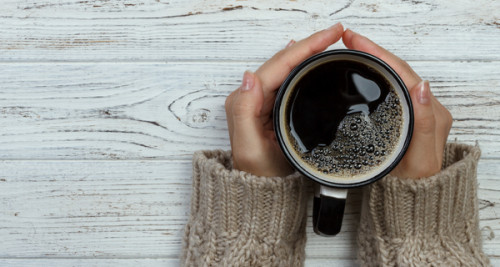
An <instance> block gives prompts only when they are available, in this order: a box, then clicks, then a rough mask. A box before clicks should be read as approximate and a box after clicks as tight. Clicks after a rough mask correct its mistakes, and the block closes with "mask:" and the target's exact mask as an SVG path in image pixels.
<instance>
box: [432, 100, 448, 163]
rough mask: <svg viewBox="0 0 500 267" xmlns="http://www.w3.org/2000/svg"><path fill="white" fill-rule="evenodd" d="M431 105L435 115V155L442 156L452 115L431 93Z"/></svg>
mask: <svg viewBox="0 0 500 267" xmlns="http://www.w3.org/2000/svg"><path fill="white" fill-rule="evenodd" d="M432 105H433V109H434V113H435V117H436V155H438V157H440V158H442V155H443V154H444V147H445V145H446V141H447V140H448V135H449V133H450V130H451V126H452V124H453V117H452V116H451V113H450V112H449V111H448V110H447V109H446V108H445V107H444V106H443V105H442V104H441V103H440V102H439V101H438V100H437V99H436V97H434V95H432Z"/></svg>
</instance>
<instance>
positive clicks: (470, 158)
mask: <svg viewBox="0 0 500 267" xmlns="http://www.w3.org/2000/svg"><path fill="white" fill-rule="evenodd" d="M479 156H480V151H479V148H478V147H472V146H467V145H459V144H448V145H447V146H446V149H445V156H444V162H443V170H442V171H441V172H440V173H438V174H436V175H435V176H432V177H428V178H423V179H419V180H415V179H402V178H397V177H394V176H390V175H389V176H387V177H385V178H384V179H382V180H381V181H379V182H376V183H374V184H372V185H370V186H368V187H367V188H365V190H364V197H363V205H362V212H361V222H360V228H359V230H358V244H359V260H360V261H361V264H362V266H489V264H490V263H489V260H488V258H487V257H486V256H485V255H484V253H483V252H482V248H481V238H480V232H479V220H478V199H477V181H476V167H477V162H478V160H479Z"/></svg>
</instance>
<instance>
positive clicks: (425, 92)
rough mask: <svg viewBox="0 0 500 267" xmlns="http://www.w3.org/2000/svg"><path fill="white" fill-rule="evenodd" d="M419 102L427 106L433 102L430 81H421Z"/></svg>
mask: <svg viewBox="0 0 500 267" xmlns="http://www.w3.org/2000/svg"><path fill="white" fill-rule="evenodd" d="M418 102H419V103H420V104H422V105H427V104H429V103H430V102H431V89H430V87H429V81H421V82H420V84H419V86H418Z"/></svg>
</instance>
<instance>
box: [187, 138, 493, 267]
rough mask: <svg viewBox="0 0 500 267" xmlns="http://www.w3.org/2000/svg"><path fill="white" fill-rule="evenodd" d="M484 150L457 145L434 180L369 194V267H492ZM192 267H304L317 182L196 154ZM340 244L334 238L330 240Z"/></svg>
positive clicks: (364, 246) (365, 214) (217, 154)
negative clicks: (481, 174) (482, 193)
mask: <svg viewBox="0 0 500 267" xmlns="http://www.w3.org/2000/svg"><path fill="white" fill-rule="evenodd" d="M479 156H480V151H479V148H478V147H472V146H466V145H459V144H448V145H447V146H446V150H445V156H444V162H443V170H442V171H441V172H440V173H438V174H436V175H434V176H432V177H428V178H422V179H418V180H415V179H404V178H397V177H394V176H387V177H385V178H384V179H382V180H380V181H378V182H376V183H374V184H372V185H370V186H367V187H366V188H365V190H364V197H363V205H362V206H363V207H362V212H361V222H360V228H359V230H358V242H359V253H358V254H359V260H360V263H361V265H362V266H489V261H488V258H487V257H486V256H485V255H484V253H483V252H482V249H481V240H480V232H479V222H478V200H477V184H476V183H477V181H476V167H477V162H478V159H479ZM193 166H194V167H193V191H192V197H191V217H190V218H189V222H188V224H187V226H186V229H185V234H184V248H183V252H182V255H181V264H182V265H184V266H287V267H288V266H301V265H303V262H304V247H305V241H306V237H305V224H306V213H305V209H306V204H307V200H308V198H309V194H308V193H307V192H309V190H307V188H309V185H310V182H309V181H308V180H305V178H302V177H301V176H299V175H297V174H293V175H290V176H288V177H281V178H280V177H271V178H267V177H256V176H253V175H251V174H248V173H244V172H239V171H236V170H232V162H231V154H230V152H223V151H204V152H197V153H196V154H195V155H194V164H193ZM331 242H335V238H331Z"/></svg>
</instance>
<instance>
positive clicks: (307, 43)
mask: <svg viewBox="0 0 500 267" xmlns="http://www.w3.org/2000/svg"><path fill="white" fill-rule="evenodd" d="M343 31H344V27H343V26H342V24H340V23H337V24H335V25H333V26H332V27H330V28H328V29H326V30H322V31H320V32H317V33H315V34H313V35H311V36H309V37H308V38H306V39H303V40H301V41H299V42H296V43H295V44H293V45H291V46H289V47H287V48H285V49H283V50H281V51H280V52H278V53H277V54H275V55H274V56H273V57H272V58H271V59H269V60H268V61H266V62H265V63H264V64H263V65H262V66H261V67H260V68H259V69H258V70H257V71H256V72H255V74H256V75H257V76H258V77H259V78H260V80H261V81H262V89H263V91H264V97H267V96H268V95H269V93H270V92H273V91H275V90H276V89H277V88H278V87H279V86H280V85H281V83H282V82H283V81H284V80H285V78H286V76H287V75H288V74H289V73H290V71H292V69H293V68H294V67H295V66H297V65H298V64H299V63H300V62H302V61H304V60H305V59H307V58H308V57H310V56H312V55H314V54H317V53H319V52H321V51H323V50H325V49H326V48H327V47H328V46H330V45H332V44H334V43H335V42H337V41H338V40H339V39H340V37H342V33H343Z"/></svg>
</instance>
